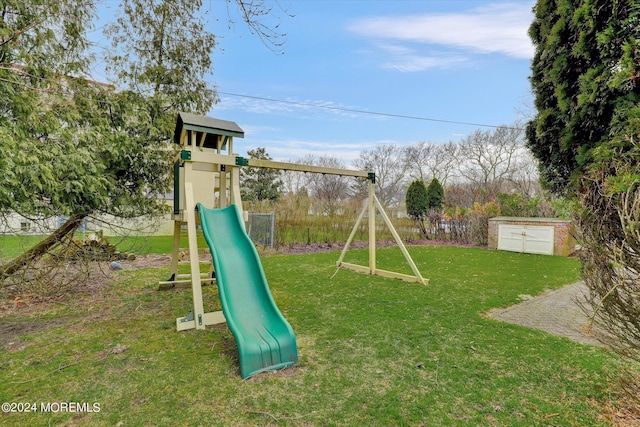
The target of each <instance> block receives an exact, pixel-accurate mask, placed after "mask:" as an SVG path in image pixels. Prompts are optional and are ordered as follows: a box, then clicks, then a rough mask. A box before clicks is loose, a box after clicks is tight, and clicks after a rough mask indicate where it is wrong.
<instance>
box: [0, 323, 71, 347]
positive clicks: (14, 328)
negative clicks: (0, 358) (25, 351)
mask: <svg viewBox="0 0 640 427" xmlns="http://www.w3.org/2000/svg"><path fill="white" fill-rule="evenodd" d="M66 322H67V319H64V318H54V319H30V320H3V321H0V337H2V339H0V349H6V350H8V351H18V350H20V349H21V346H20V343H19V342H18V341H19V339H20V337H21V336H23V335H26V334H29V333H31V332H35V331H41V330H44V329H49V328H53V327H54V326H58V325H62V324H64V323H66Z"/></svg>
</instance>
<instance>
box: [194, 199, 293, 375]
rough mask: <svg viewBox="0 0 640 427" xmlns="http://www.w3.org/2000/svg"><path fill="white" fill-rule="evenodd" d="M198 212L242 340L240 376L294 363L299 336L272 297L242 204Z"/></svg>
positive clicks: (230, 320) (223, 298) (225, 306)
mask: <svg viewBox="0 0 640 427" xmlns="http://www.w3.org/2000/svg"><path fill="white" fill-rule="evenodd" d="M198 212H199V213H200V223H201V225H202V231H203V233H204V238H205V240H206V241H207V244H208V245H209V248H210V249H211V256H212V257H213V265H214V267H215V271H216V282H217V283H218V294H219V295H220V302H221V303H222V311H223V313H224V317H225V318H226V319H227V324H228V325H229V329H231V332H232V333H233V336H234V337H235V339H236V343H237V344H238V353H239V355H240V374H241V376H242V378H248V377H250V376H252V375H255V374H258V373H260V372H263V371H268V370H274V369H281V368H284V367H286V366H291V365H293V364H294V363H296V362H297V361H298V348H297V346H296V336H295V334H294V333H293V329H292V328H291V325H289V323H288V322H287V320H286V319H285V318H284V317H283V316H282V313H280V310H278V307H277V306H276V303H275V301H274V300H273V297H272V296H271V292H270V291H269V285H268V284H267V279H266V277H265V275H264V270H263V269H262V264H261V263H260V258H259V257H258V252H257V251H256V248H255V247H254V245H253V243H252V242H251V239H249V236H248V235H247V233H246V232H245V230H244V227H243V225H242V219H241V218H240V214H239V212H238V208H237V207H236V205H230V206H229V207H226V208H223V209H209V208H205V207H204V206H203V205H202V204H201V203H198Z"/></svg>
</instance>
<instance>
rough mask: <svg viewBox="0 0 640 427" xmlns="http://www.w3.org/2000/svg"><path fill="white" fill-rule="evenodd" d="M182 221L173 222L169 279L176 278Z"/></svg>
mask: <svg viewBox="0 0 640 427" xmlns="http://www.w3.org/2000/svg"><path fill="white" fill-rule="evenodd" d="M181 224H182V221H178V220H175V221H173V250H172V251H171V277H172V278H174V279H176V278H177V277H178V256H179V255H180V225H181Z"/></svg>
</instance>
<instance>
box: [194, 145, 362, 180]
mask: <svg viewBox="0 0 640 427" xmlns="http://www.w3.org/2000/svg"><path fill="white" fill-rule="evenodd" d="M238 157H240V156H237V155H235V154H234V155H226V154H217V153H213V152H209V151H198V150H192V151H191V162H202V163H215V164H219V165H227V166H236V159H237V158H238ZM246 160H247V161H248V166H251V167H256V168H266V169H279V170H288V171H296V172H309V173H322V174H326V175H341V176H353V177H359V178H369V172H367V171H357V170H351V169H339V168H326V167H322V166H311V165H302V164H298V163H287V162H275V161H273V160H262V159H246ZM200 167H202V168H204V166H200Z"/></svg>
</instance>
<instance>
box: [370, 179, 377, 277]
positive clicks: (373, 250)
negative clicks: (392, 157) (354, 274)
mask: <svg viewBox="0 0 640 427" xmlns="http://www.w3.org/2000/svg"><path fill="white" fill-rule="evenodd" d="M375 197H376V188H375V184H374V183H373V182H371V183H370V184H369V274H376V201H375Z"/></svg>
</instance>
